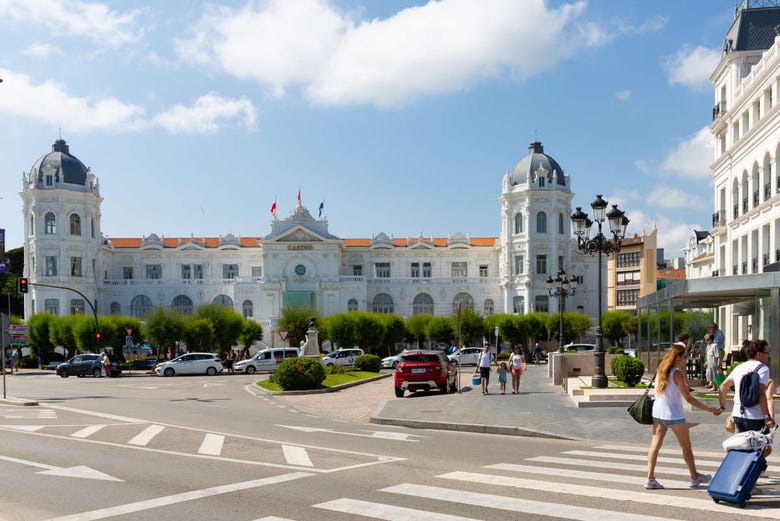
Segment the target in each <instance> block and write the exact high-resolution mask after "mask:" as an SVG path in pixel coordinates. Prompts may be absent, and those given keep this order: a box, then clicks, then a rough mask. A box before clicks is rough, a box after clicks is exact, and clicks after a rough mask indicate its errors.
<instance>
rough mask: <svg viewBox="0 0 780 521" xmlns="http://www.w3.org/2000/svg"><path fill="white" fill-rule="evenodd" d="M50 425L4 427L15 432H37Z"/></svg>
mask: <svg viewBox="0 0 780 521" xmlns="http://www.w3.org/2000/svg"><path fill="white" fill-rule="evenodd" d="M44 427H50V425H3V428H4V429H13V430H15V431H25V432H36V431H39V430H41V429H43V428H44Z"/></svg>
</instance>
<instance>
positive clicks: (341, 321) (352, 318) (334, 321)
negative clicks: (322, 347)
mask: <svg viewBox="0 0 780 521" xmlns="http://www.w3.org/2000/svg"><path fill="white" fill-rule="evenodd" d="M356 327H357V320H356V313H355V312H354V311H353V312H350V313H338V314H336V315H331V316H330V317H328V330H329V334H330V341H331V342H333V343H334V344H335V345H337V346H339V347H354V346H356V345H357V331H356Z"/></svg>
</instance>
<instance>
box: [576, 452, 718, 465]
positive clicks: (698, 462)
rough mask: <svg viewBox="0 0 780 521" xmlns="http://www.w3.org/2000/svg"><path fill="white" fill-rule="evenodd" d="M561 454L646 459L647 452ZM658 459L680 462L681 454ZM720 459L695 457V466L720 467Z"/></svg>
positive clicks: (664, 461)
mask: <svg viewBox="0 0 780 521" xmlns="http://www.w3.org/2000/svg"><path fill="white" fill-rule="evenodd" d="M561 454H571V455H572V456H593V457H596V458H612V459H624V460H632V461H645V462H646V461H647V454H644V455H642V454H620V453H617V452H596V451H592V450H568V451H565V452H562V453H561ZM658 461H659V462H660V463H680V462H681V461H682V456H678V457H676V458H670V457H665V456H659V457H658ZM720 463H721V460H717V461H715V460H706V459H700V458H696V466H697V467H715V468H718V467H720Z"/></svg>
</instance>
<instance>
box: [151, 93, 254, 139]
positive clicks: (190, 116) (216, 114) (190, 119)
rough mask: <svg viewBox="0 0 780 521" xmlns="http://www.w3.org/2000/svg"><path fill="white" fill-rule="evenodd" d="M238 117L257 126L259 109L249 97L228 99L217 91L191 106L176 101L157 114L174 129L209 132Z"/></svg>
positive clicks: (158, 119) (246, 124)
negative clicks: (217, 93)
mask: <svg viewBox="0 0 780 521" xmlns="http://www.w3.org/2000/svg"><path fill="white" fill-rule="evenodd" d="M234 119H238V120H240V121H241V123H242V125H243V126H244V127H245V128H246V129H247V130H253V129H254V128H255V120H256V111H255V107H254V105H252V102H251V101H249V100H248V99H246V98H239V99H228V98H223V97H220V96H218V95H216V94H214V93H209V94H206V95H204V96H201V97H200V98H198V99H197V100H196V101H195V103H194V104H193V105H192V106H190V107H185V106H183V105H176V106H174V107H172V108H170V109H168V110H166V111H164V112H161V113H160V114H158V115H157V116H155V118H154V121H155V123H157V124H158V125H160V126H162V127H163V128H165V129H166V130H167V131H168V132H171V133H187V134H206V133H211V132H216V131H217V130H219V128H220V126H221V124H224V123H225V122H226V121H230V120H234Z"/></svg>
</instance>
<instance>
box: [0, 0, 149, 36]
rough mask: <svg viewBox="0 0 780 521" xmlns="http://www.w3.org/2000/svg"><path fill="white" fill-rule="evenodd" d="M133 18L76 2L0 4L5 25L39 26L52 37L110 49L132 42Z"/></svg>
mask: <svg viewBox="0 0 780 521" xmlns="http://www.w3.org/2000/svg"><path fill="white" fill-rule="evenodd" d="M135 16H136V13H135V12H126V13H117V12H115V11H112V10H110V9H109V8H108V6H106V5H105V4H101V3H90V2H80V1H78V0H0V18H3V19H5V20H7V21H10V22H13V23H25V24H36V25H43V26H45V27H46V28H47V29H49V30H50V31H51V32H52V33H54V34H65V35H76V36H82V37H87V38H90V39H92V40H95V41H96V42H98V43H100V44H103V45H105V44H108V45H110V46H114V47H116V46H119V45H122V44H126V43H129V42H132V41H133V40H135V38H136V37H135V35H134V33H133V32H132V26H133V22H134V18H135Z"/></svg>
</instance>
